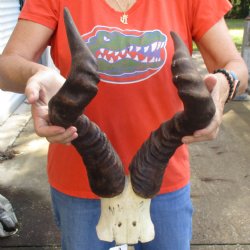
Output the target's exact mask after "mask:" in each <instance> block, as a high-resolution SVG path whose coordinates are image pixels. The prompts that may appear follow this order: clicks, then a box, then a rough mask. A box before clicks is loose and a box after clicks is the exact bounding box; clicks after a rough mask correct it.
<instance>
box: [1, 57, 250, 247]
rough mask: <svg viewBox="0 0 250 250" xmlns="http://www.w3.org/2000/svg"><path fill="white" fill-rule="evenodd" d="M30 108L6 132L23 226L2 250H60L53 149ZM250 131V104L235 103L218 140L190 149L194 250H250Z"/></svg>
mask: <svg viewBox="0 0 250 250" xmlns="http://www.w3.org/2000/svg"><path fill="white" fill-rule="evenodd" d="M199 60H200V57H199V56H197V58H196V62H198V66H199V69H200V70H202V71H203V70H204V66H203V65H202V63H200V61H199ZM29 108H30V107H29V105H27V104H25V103H24V104H23V105H22V107H21V109H19V110H18V111H17V112H16V113H15V114H14V115H13V116H12V117H10V118H9V119H8V120H7V121H6V123H5V124H4V125H3V126H2V127H0V151H6V150H7V148H8V147H9V149H12V150H13V149H14V151H12V152H13V153H14V154H15V157H14V158H12V159H10V160H5V161H3V162H2V163H0V193H1V194H2V195H4V196H6V197H7V198H8V199H9V200H10V201H11V203H12V205H13V207H14V209H15V212H16V215H17V217H18V220H19V223H20V226H19V231H18V233H17V234H15V235H13V236H12V237H9V238H5V239H0V249H9V250H10V249H11V250H14V249H16V250H17V249H18V250H26V249H27V250H35V249H37V250H42V249H43V250H52V249H60V237H59V233H58V231H57V229H56V227H55V226H54V223H53V218H52V213H51V205H50V197H49V186H48V183H47V177H46V154H47V147H48V143H47V141H46V140H45V139H42V138H39V137H38V136H36V135H35V133H34V131H33V124H32V120H31V119H30V118H31V117H30V111H29ZM249 125H250V102H244V101H241V102H236V101H235V102H231V103H229V104H227V105H226V110H225V114H224V119H223V124H222V126H221V129H220V133H219V136H218V138H217V139H216V140H214V141H211V142H203V143H197V144H193V145H190V153H191V163H192V198H193V203H194V207H195V213H194V223H193V241H192V250H250V126H249ZM0 160H1V158H0ZM163 250H164V249H163Z"/></svg>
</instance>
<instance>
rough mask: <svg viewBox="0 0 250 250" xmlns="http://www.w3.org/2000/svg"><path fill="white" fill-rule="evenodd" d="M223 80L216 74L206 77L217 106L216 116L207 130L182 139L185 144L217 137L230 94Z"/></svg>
mask: <svg viewBox="0 0 250 250" xmlns="http://www.w3.org/2000/svg"><path fill="white" fill-rule="evenodd" d="M222 79H223V78H220V77H217V76H216V75H214V74H209V75H207V76H205V78H204V82H205V84H206V86H207V88H208V90H209V91H210V92H211V96H212V98H213V101H214V104H215V109H216V110H215V115H214V117H213V119H212V120H211V122H210V124H209V125H208V126H207V127H206V128H204V129H201V130H197V131H195V132H194V133H193V135H191V136H184V137H183V138H182V142H183V143H185V144H189V143H193V142H201V141H209V140H213V139H215V138H216V137H217V134H218V132H219V126H220V124H221V122H222V115H223V110H224V105H225V100H226V97H227V93H228V90H227V89H226V87H227V86H225V85H224V83H222V82H221V81H222Z"/></svg>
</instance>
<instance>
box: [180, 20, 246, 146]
mask: <svg viewBox="0 0 250 250" xmlns="http://www.w3.org/2000/svg"><path fill="white" fill-rule="evenodd" d="M197 46H198V48H199V50H200V52H201V54H202V56H203V59H204V62H205V64H206V67H207V69H208V71H209V72H210V73H212V72H213V71H214V70H215V69H219V68H225V69H227V70H232V71H234V72H235V73H236V74H237V76H238V78H239V80H240V81H241V85H240V87H239V93H243V92H244V91H245V89H246V88H247V82H248V70H247V67H246V65H245V63H244V61H243V59H242V58H241V56H240V54H239V52H238V51H237V49H236V47H235V45H234V43H233V41H232V39H231V37H230V35H229V32H228V28H227V26H226V23H225V21H224V19H223V18H222V19H221V20H220V21H219V22H218V23H216V24H215V25H214V26H213V27H212V28H211V29H209V30H208V31H207V32H206V33H205V34H204V36H203V37H202V38H201V39H200V40H199V41H198V42H197ZM205 82H206V84H207V87H208V89H209V90H210V91H211V94H212V97H213V100H214V102H215V105H216V113H215V116H214V118H213V120H212V121H211V123H210V125H209V126H208V127H207V128H205V129H202V130H198V131H196V132H195V133H194V135H193V136H187V137H183V140H182V141H183V142H184V143H192V142H198V141H205V140H211V139H214V138H215V137H216V135H217V133H218V131H219V126H220V124H221V121H222V115H223V110H224V105H225V102H226V99H227V97H228V93H229V86H228V82H227V79H226V78H225V76H224V75H223V74H221V73H217V74H209V75H207V76H206V77H205Z"/></svg>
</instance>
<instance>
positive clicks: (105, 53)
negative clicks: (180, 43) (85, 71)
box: [82, 26, 167, 84]
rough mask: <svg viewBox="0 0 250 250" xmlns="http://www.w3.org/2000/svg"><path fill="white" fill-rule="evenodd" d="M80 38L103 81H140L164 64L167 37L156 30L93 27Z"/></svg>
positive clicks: (121, 82)
mask: <svg viewBox="0 0 250 250" xmlns="http://www.w3.org/2000/svg"><path fill="white" fill-rule="evenodd" d="M82 37H83V39H84V40H85V42H86V44H87V45H88V47H89V48H90V50H91V51H92V53H93V54H94V55H95V57H96V59H97V63H98V71H99V74H100V78H101V80H102V81H103V82H107V83H114V84H124V83H136V82H140V81H142V80H145V79H147V78H149V77H151V76H152V75H154V74H156V73H157V72H158V71H159V70H160V69H161V68H162V67H163V65H164V64H165V62H166V58H167V53H166V44H167V36H166V35H164V34H163V33H162V32H161V31H160V30H152V31H138V30H127V29H126V30H121V29H119V28H115V27H114V28H111V27H105V26H96V27H94V29H93V30H92V31H91V32H89V33H87V34H84V35H83V36H82Z"/></svg>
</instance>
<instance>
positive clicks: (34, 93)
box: [25, 78, 41, 104]
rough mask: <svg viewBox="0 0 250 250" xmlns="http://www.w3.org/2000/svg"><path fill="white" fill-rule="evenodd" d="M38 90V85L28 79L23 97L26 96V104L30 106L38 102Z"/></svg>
mask: <svg viewBox="0 0 250 250" xmlns="http://www.w3.org/2000/svg"><path fill="white" fill-rule="evenodd" d="M40 90H41V86H40V84H39V83H38V82H37V81H36V80H35V79H32V78H30V79H29V80H28V82H27V85H26V88H25V95H26V96H27V99H28V102H29V103H30V104H33V103H35V102H36V101H38V100H39V93H40Z"/></svg>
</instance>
